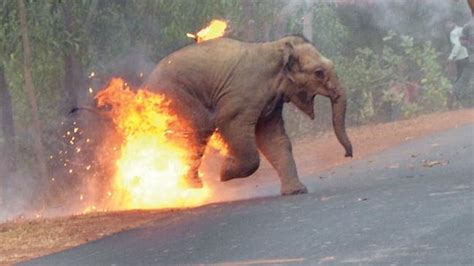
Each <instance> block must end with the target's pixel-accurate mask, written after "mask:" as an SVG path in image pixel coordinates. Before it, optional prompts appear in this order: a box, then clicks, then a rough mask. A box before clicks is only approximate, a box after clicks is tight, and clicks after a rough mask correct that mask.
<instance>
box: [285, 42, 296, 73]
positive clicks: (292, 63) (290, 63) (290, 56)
mask: <svg viewBox="0 0 474 266" xmlns="http://www.w3.org/2000/svg"><path fill="white" fill-rule="evenodd" d="M297 64H298V57H297V56H296V54H295V48H294V47H293V44H292V43H290V42H286V43H285V47H284V48H283V73H284V74H285V76H286V77H288V79H289V80H291V81H292V82H295V78H294V77H293V72H294V71H295V68H296V66H297Z"/></svg>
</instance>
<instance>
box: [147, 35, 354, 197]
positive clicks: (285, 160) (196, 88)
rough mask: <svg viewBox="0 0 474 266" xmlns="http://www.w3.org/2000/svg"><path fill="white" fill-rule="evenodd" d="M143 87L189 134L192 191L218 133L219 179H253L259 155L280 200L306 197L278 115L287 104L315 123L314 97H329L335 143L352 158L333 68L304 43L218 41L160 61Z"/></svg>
mask: <svg viewBox="0 0 474 266" xmlns="http://www.w3.org/2000/svg"><path fill="white" fill-rule="evenodd" d="M144 85H145V87H146V88H147V89H149V90H152V91H155V92H160V93H164V94H165V95H167V96H168V97H169V98H171V100H172V102H171V105H172V108H173V109H174V110H176V111H177V112H178V114H179V116H180V117H182V118H184V119H186V120H187V121H189V122H190V123H191V124H192V126H193V128H194V129H195V130H194V131H193V134H192V135H191V138H192V141H193V143H194V146H195V147H196V149H195V151H194V153H193V158H192V160H193V162H194V163H193V165H192V166H191V167H190V171H189V175H188V177H187V181H188V183H189V184H190V185H191V186H193V187H200V186H202V183H201V180H200V179H199V177H198V168H199V165H200V162H201V157H202V155H203V153H204V150H205V146H206V144H207V141H208V140H209V137H210V136H211V135H212V133H213V132H214V131H215V130H216V129H217V130H218V131H219V132H220V134H221V136H222V137H223V139H224V141H225V142H226V143H227V145H228V148H229V154H228V156H227V158H226V159H225V161H224V164H223V166H222V169H221V172H220V178H221V181H227V180H231V179H233V178H241V177H247V176H250V175H251V174H253V173H254V172H255V171H256V170H257V168H258V166H259V162H260V158H259V153H258V151H257V149H258V150H260V151H261V152H262V153H263V155H264V156H265V157H266V158H267V159H268V161H269V162H270V163H271V165H272V166H273V167H274V168H275V170H276V171H277V172H278V175H279V177H280V181H281V194H282V195H290V194H301V193H307V189H306V187H305V186H304V185H303V184H302V183H301V182H300V180H299V179H298V173H297V170H296V165H295V161H294V159H293V155H292V150H291V149H292V148H291V143H290V140H289V138H288V136H287V134H286V132H285V128H284V125H283V118H282V109H283V104H284V103H285V102H291V103H293V104H294V105H296V106H297V107H298V108H299V109H300V110H301V111H303V112H304V113H306V114H307V115H308V116H309V117H311V119H314V111H313V101H314V97H315V96H316V95H318V94H319V95H323V96H326V97H328V98H330V100H331V103H332V120H333V126H334V131H335V133H336V137H337V139H338V140H339V142H340V143H341V144H342V146H343V147H344V149H345V156H346V157H347V156H352V146H351V142H350V141H349V138H348V137H347V134H346V130H345V124H344V120H345V113H346V92H345V90H344V88H343V87H342V85H341V84H340V83H339V81H338V79H337V75H336V72H335V69H334V65H333V63H332V62H331V61H330V60H329V59H327V58H326V57H324V56H322V55H321V54H320V53H319V52H318V50H317V49H316V48H315V47H314V46H313V45H312V44H311V43H309V42H308V41H307V40H305V39H304V38H303V37H299V36H289V37H285V38H282V39H280V40H278V41H275V42H268V43H245V42H240V41H236V40H233V39H227V38H220V39H214V40H210V41H205V42H202V43H199V44H193V45H189V46H187V47H184V48H182V49H180V50H178V51H176V52H174V53H172V54H170V55H169V56H167V57H166V58H164V59H163V60H162V61H161V62H160V63H159V64H158V65H157V66H156V68H155V69H154V71H153V72H152V73H151V74H150V77H149V78H148V80H147V81H146V82H145V84H144Z"/></svg>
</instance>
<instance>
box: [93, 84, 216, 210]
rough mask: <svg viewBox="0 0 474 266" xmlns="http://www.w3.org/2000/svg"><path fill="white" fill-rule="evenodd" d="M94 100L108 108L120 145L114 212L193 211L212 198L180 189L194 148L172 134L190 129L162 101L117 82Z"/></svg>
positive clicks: (205, 190)
mask: <svg viewBox="0 0 474 266" xmlns="http://www.w3.org/2000/svg"><path fill="white" fill-rule="evenodd" d="M95 99H96V101H97V107H98V108H104V107H108V108H106V109H107V110H108V111H106V115H107V116H109V117H110V118H111V120H112V121H113V124H114V128H115V130H114V134H116V135H118V136H119V137H118V138H117V139H119V140H120V143H117V146H119V147H120V156H119V159H118V160H116V161H115V169H116V172H115V175H114V177H113V180H112V183H111V190H112V191H113V197H111V201H112V203H111V205H112V207H111V208H112V209H145V208H177V207H190V206H197V205H200V204H203V203H204V202H205V201H206V200H207V199H208V198H209V197H210V194H211V193H210V190H209V188H207V187H204V188H203V189H188V188H184V187H181V186H180V185H179V184H180V181H182V180H183V178H184V177H185V175H186V174H187V171H188V169H189V165H190V163H191V162H190V152H191V151H192V149H193V146H192V143H189V141H188V140H187V139H186V138H184V137H183V138H180V137H179V134H168V133H169V132H170V128H171V125H172V128H173V131H183V132H189V131H190V130H192V129H191V128H190V127H189V125H188V124H187V123H186V121H183V120H180V119H179V117H178V116H177V115H176V114H175V112H173V110H171V108H170V101H169V100H168V99H166V97H165V96H164V95H161V94H156V93H152V92H150V91H147V90H145V89H139V90H138V91H136V92H135V91H132V90H131V89H130V88H129V87H127V86H126V83H125V82H124V81H123V80H121V79H113V80H112V81H111V82H110V84H109V86H108V87H107V88H106V89H105V90H103V91H101V92H99V93H98V94H97V95H96V97H95ZM176 136H178V137H176ZM111 137H112V136H111ZM115 137H116V136H115Z"/></svg>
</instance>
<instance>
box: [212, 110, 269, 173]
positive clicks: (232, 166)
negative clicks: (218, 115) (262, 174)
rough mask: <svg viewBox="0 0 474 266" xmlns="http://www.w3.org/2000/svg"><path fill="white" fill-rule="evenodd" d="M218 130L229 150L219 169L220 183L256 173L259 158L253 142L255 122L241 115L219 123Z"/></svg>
mask: <svg viewBox="0 0 474 266" xmlns="http://www.w3.org/2000/svg"><path fill="white" fill-rule="evenodd" d="M249 120H250V121H249ZM218 128H219V131H220V133H221V136H222V138H223V139H224V141H225V142H226V144H227V146H228V149H229V154H228V155H227V157H226V159H225V161H224V164H223V166H222V168H221V173H220V179H221V181H228V180H231V179H234V178H242V177H248V176H250V175H252V174H253V173H254V172H255V171H257V169H258V167H259V165H260V157H259V154H258V151H257V145H256V142H255V122H253V123H252V122H251V119H246V117H245V116H244V115H241V116H238V117H236V118H234V119H232V120H227V121H226V122H224V123H220V124H219V127H218Z"/></svg>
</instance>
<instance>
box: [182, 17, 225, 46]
mask: <svg viewBox="0 0 474 266" xmlns="http://www.w3.org/2000/svg"><path fill="white" fill-rule="evenodd" d="M226 28H227V22H225V21H223V20H218V19H215V20H212V21H211V23H209V26H207V27H205V28H204V29H202V30H200V31H199V32H198V33H196V34H191V33H187V34H186V36H188V37H189V38H193V39H195V40H196V42H198V43H200V42H203V41H207V40H212V39H216V38H219V37H222V36H224V33H225V30H226Z"/></svg>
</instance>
